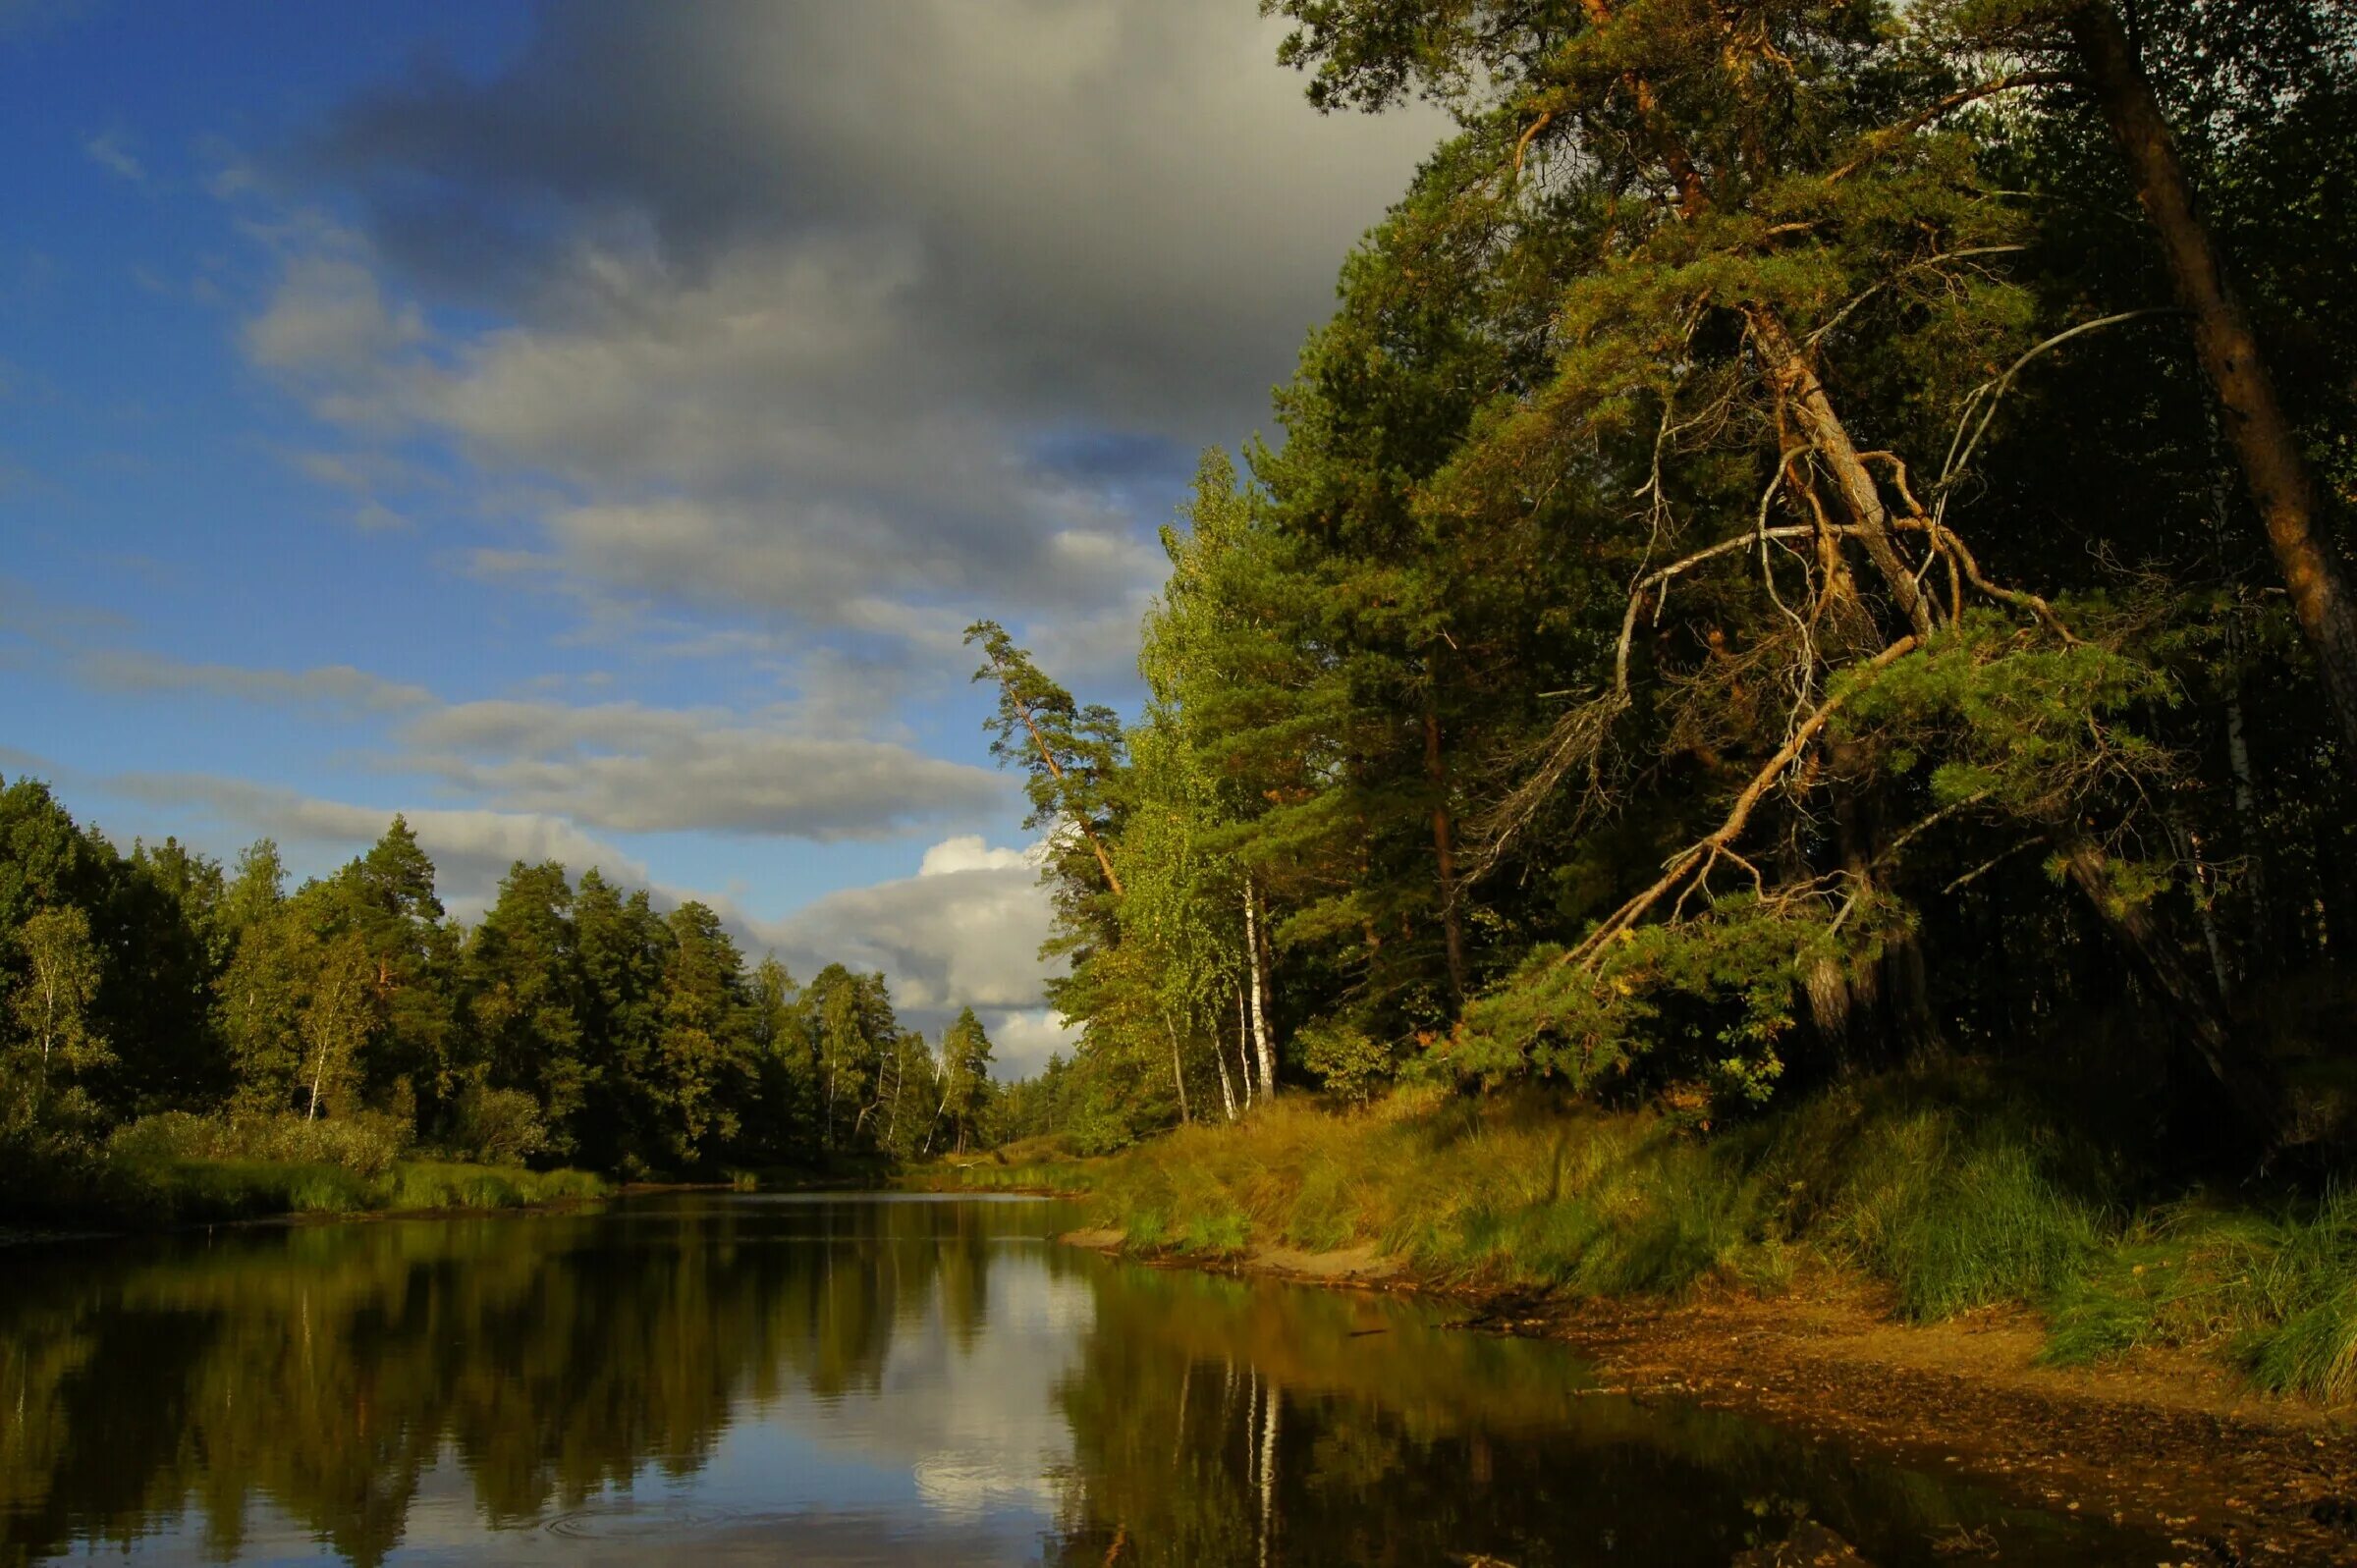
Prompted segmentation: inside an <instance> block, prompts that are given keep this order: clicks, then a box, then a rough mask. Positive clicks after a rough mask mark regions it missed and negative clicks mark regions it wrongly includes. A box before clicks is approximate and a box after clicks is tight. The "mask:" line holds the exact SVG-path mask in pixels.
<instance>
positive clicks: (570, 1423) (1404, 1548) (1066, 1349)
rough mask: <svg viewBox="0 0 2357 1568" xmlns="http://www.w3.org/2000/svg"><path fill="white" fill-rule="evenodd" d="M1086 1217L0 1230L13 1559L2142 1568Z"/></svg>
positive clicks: (760, 1217) (954, 1206) (846, 1214)
mask: <svg viewBox="0 0 2357 1568" xmlns="http://www.w3.org/2000/svg"><path fill="white" fill-rule="evenodd" d="M1067 1218H1068V1217H1067V1216H1065V1215H1064V1214H1062V1213H1061V1212H1060V1211H1059V1209H1058V1207H1057V1206H1056V1205H1053V1204H1049V1203H1045V1202H1038V1201H1029V1200H999V1201H992V1200H985V1199H950V1200H938V1199H926V1198H898V1197H880V1198H837V1197H828V1198H823V1199H819V1198H772V1197H722V1196H717V1195H710V1196H707V1195H700V1194H699V1195H688V1196H676V1197H664V1198H650V1199H639V1200H631V1201H628V1202H623V1203H617V1204H614V1205H611V1206H609V1207H607V1208H605V1209H604V1210H602V1211H600V1212H591V1213H577V1214H569V1215H554V1216H510V1217H492V1218H481V1219H455V1220H445V1219H435V1220H404V1221H389V1222H383V1223H353V1224H331V1225H305V1226H297V1227H287V1228H248V1229H237V1230H221V1231H217V1232H214V1233H213V1234H211V1235H210V1236H203V1235H188V1236H174V1237H166V1238H160V1239H154V1240H149V1241H144V1242H137V1243H80V1244H74V1245H52V1246H45V1247H39V1248H19V1249H14V1250H12V1251H9V1252H6V1253H0V1563H19V1562H27V1561H43V1560H47V1559H50V1558H53V1557H68V1556H73V1557H82V1556H85V1555H86V1556H92V1557H108V1558H112V1557H116V1556H119V1555H126V1554H127V1555H129V1556H131V1557H133V1558H137V1559H141V1560H145V1561H156V1562H192V1563H193V1562H207V1563H212V1562H238V1563H312V1562H319V1563H328V1562H352V1563H368V1564H373V1563H419V1564H423V1563H467V1564H474V1563H502V1564H506V1563H539V1562H546V1563H552V1564H553V1563H565V1564H581V1563H612V1564H653V1563H687V1564H692V1565H696V1568H722V1565H727V1564H736V1563H746V1564H751V1563H762V1564H770V1563H794V1564H821V1563H874V1564H904V1563H922V1564H925V1565H927V1568H956V1565H960V1564H969V1563H970V1564H979V1563H1032V1562H1051V1563H1076V1564H1088V1565H1091V1568H1095V1565H1098V1564H1103V1563H1107V1562H1116V1563H1121V1564H1132V1563H1173V1564H1187V1565H1194V1564H1223V1563H1244V1564H1253V1565H1259V1564H1263V1563H1287V1564H1307V1563H1349V1564H1357V1563H1400V1564H1444V1563H1451V1562H1463V1561H1466V1560H1468V1559H1475V1560H1477V1559H1478V1557H1479V1556H1480V1555H1482V1554H1487V1555H1488V1556H1491V1557H1495V1558H1498V1559H1501V1560H1503V1561H1504V1562H1506V1563H1510V1564H1514V1565H1516V1568H1544V1565H1553V1564H1569V1563H1583V1564H1585V1563H1631V1564H1686V1563H1693V1564H1725V1563H1728V1562H1730V1561H1732V1560H1734V1559H1736V1558H1737V1557H1738V1555H1739V1554H1741V1553H1743V1552H1745V1551H1746V1550H1747V1549H1749V1548H1751V1547H1753V1546H1755V1545H1758V1544H1761V1543H1768V1542H1773V1541H1777V1540H1779V1539H1781V1537H1782V1535H1783V1534H1785V1533H1786V1532H1787V1531H1788V1530H1789V1529H1790V1528H1791V1527H1792V1521H1794V1520H1796V1519H1799V1518H1803V1517H1806V1518H1811V1519H1814V1520H1817V1521H1819V1522H1821V1523H1822V1524H1824V1525H1826V1526H1828V1527H1830V1528H1832V1529H1834V1530H1836V1531H1837V1532H1838V1533H1839V1534H1841V1535H1842V1536H1844V1537H1845V1538H1847V1539H1848V1540H1849V1541H1853V1542H1855V1543H1856V1544H1857V1546H1858V1547H1859V1548H1860V1549H1861V1550H1862V1551H1863V1552H1864V1553H1865V1555H1866V1556H1867V1557H1868V1558H1870V1559H1871V1560H1872V1561H1873V1562H1875V1563H1877V1564H1881V1565H1884V1568H1898V1565H1902V1564H1914V1563H1925V1564H1929V1563H1954V1562H1958V1561H1975V1560H1980V1561H1990V1560H1995V1561H2002V1562H2005V1563H2008V1564H2012V1563H2112V1562H2119V1563H2143V1564H2150V1563H2152V1562H2154V1561H2156V1560H2157V1554H2156V1550H2155V1547H2156V1544H2157V1543H2156V1542H2154V1541H2149V1540H2146V1539H2142V1538H2136V1537H2130V1536H2126V1535H2122V1534H2118V1533H2115V1532H2109V1531H2107V1530H2105V1529H2104V1528H2103V1527H2101V1526H2099V1525H2096V1524H2093V1523H2081V1522H2077V1521H2073V1520H2066V1519H2064V1518H2062V1517H2060V1516H2056V1515H2052V1514H2046V1513H2031V1512H2024V1511H2020V1510H2016V1509H2012V1508H2008V1507H2006V1506H2005V1505H2003V1504H2001V1503H2000V1502H1998V1501H1997V1500H1996V1499H1994V1498H1993V1497H1991V1496H1989V1495H1988V1494H1986V1493H1983V1492H1980V1491H1976V1490H1975V1489H1973V1488H1971V1487H1965V1486H1961V1485H1959V1484H1957V1483H1955V1482H1954V1481H1952V1480H1950V1479H1948V1478H1946V1477H1943V1476H1937V1475H1926V1474H1922V1473H1912V1472H1908V1471H1904V1470H1899V1469H1895V1468H1891V1467H1888V1466H1884V1465H1880V1464H1876V1463H1871V1462H1865V1461H1861V1460H1859V1459H1857V1458H1856V1457H1854V1456H1851V1455H1849V1454H1846V1453H1844V1452H1842V1451H1840V1450H1838V1449H1835V1448H1830V1447H1826V1446H1821V1445H1816V1444H1812V1443H1808V1442H1804V1441H1801V1440H1799V1439H1797V1438H1794V1437H1791V1436H1789V1435H1786V1434H1784V1433H1780V1432H1778V1431H1777V1430H1775V1429H1773V1428H1768V1427H1763V1426H1760V1425H1757V1424H1754V1423H1751V1422H1747V1421H1743V1420H1739V1419H1736V1418H1733V1417H1729V1416H1725V1415H1717V1414H1712V1413H1709V1412H1706V1411H1700V1410H1696V1409H1692V1408H1689V1407H1685V1406H1681V1405H1678V1404H1675V1403H1667V1402H1663V1401H1659V1400H1646V1401H1642V1402H1640V1401H1634V1400H1630V1399H1626V1398H1620V1397H1614V1396H1609V1395H1595V1394H1583V1389H1586V1388H1588V1387H1589V1386H1591V1385H1590V1382H1589V1379H1588V1378H1587V1375H1586V1373H1585V1372H1584V1370H1583V1368H1582V1366H1581V1363H1580V1361H1579V1360H1578V1358H1577V1357H1576V1356H1575V1355H1573V1354H1572V1353H1570V1352H1569V1351H1567V1350H1565V1349H1563V1348H1562V1347H1560V1346H1554V1345H1547V1344H1536V1343H1528V1342H1522V1341H1514V1340H1503V1339H1497V1338H1492V1337H1488V1336H1485V1335H1481V1334H1475V1333H1466V1332H1462V1331H1451V1330H1447V1329H1444V1328H1442V1327H1441V1326H1440V1325H1441V1323H1442V1322H1443V1321H1444V1319H1445V1317H1446V1314H1445V1312H1444V1311H1443V1310H1441V1309H1436V1308H1434V1307H1431V1306H1429V1305H1425V1304H1419V1303H1413V1302H1404V1301H1398V1300H1393V1299H1389V1298H1383V1297H1370V1296H1362V1295H1355V1294H1348V1293H1342V1292H1326V1291H1319V1290H1314V1289H1309V1288H1304V1287H1298V1286H1288V1285H1283V1284H1277V1283H1273V1282H1256V1281H1240V1280H1233V1279H1227V1278H1219V1277H1212V1276H1207V1275H1201V1274H1194V1273H1187V1272H1178V1271H1159V1270H1149V1269H1144V1268H1139V1267H1136V1266H1132V1265H1127V1264H1122V1263H1117V1262H1113V1261H1109V1260H1106V1259H1102V1258H1098V1257H1096V1256H1094V1255H1091V1254H1086V1253H1080V1252H1076V1251H1073V1250H1071V1249H1069V1248H1063V1247H1059V1246H1056V1245H1055V1244H1054V1243H1053V1242H1052V1241H1051V1240H1050V1237H1051V1236H1052V1235H1053V1234H1054V1233H1055V1232H1056V1231H1057V1229H1058V1228H1059V1223H1060V1221H1063V1220H1066V1219H1067ZM1967 1544H1969V1545H1971V1546H1973V1547H1976V1548H1978V1549H1976V1550H1974V1551H1971V1552H1960V1551H1959V1548H1960V1547H1962V1546H1965V1545H1967ZM1992 1548H1993V1549H1992ZM2159 1555H2165V1552H2164V1553H2160V1554H2159Z"/></svg>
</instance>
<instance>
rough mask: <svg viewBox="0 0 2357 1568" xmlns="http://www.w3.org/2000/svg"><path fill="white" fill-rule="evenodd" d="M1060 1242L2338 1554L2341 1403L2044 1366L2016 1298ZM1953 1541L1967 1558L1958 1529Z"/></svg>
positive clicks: (2179, 1539) (1951, 1464)
mask: <svg viewBox="0 0 2357 1568" xmlns="http://www.w3.org/2000/svg"><path fill="white" fill-rule="evenodd" d="M1063 1239H1064V1241H1065V1242H1066V1243H1067V1244H1069V1245H1072V1246H1078V1247H1083V1248H1087V1249H1090V1250H1093V1251H1100V1252H1106V1253H1110V1254H1117V1255H1123V1256H1126V1257H1129V1258H1131V1259H1132V1261H1142V1262H1147V1263H1151V1264H1154V1265H1157V1266H1159V1267H1166V1268H1178V1269H1196V1270H1208V1271H1218V1272H1227V1273H1236V1274H1246V1275H1266V1276H1270V1277H1275V1278H1281V1279H1285V1280H1288V1281H1291V1282H1294V1283H1300V1284H1308V1285H1318V1286H1325V1287H1329V1288H1339V1289H1345V1290H1347V1289H1357V1290H1380V1291H1397V1292H1409V1293H1417V1294H1437V1295H1440V1296H1443V1297H1445V1298H1447V1299H1449V1300H1452V1301H1454V1302H1456V1303H1458V1304H1460V1305H1461V1306H1462V1308H1463V1309H1464V1315H1463V1316H1462V1317H1460V1318H1458V1319H1457V1320H1456V1321H1455V1325H1454V1326H1457V1327H1459V1328H1461V1329H1464V1330H1467V1331H1472V1332H1485V1333H1495V1334H1501V1335H1507V1336H1513V1337H1525V1338H1543V1339H1553V1340H1559V1341H1562V1342H1564V1343H1567V1344H1570V1345H1572V1346H1573V1347H1575V1348H1576V1349H1578V1350H1579V1351H1580V1352H1581V1354H1583V1355H1584V1356H1586V1357H1587V1358H1588V1359H1589V1360H1590V1361H1591V1362H1592V1363H1593V1364H1594V1366H1595V1368H1596V1371H1597V1374H1598V1382H1597V1385H1596V1386H1595V1387H1594V1388H1592V1389H1590V1390H1588V1391H1587V1392H1588V1394H1589V1395H1590V1396H1592V1397H1593V1396H1619V1395H1628V1396H1633V1397H1636V1398H1638V1399H1640V1400H1643V1399H1647V1398H1652V1397H1672V1398H1676V1399H1678V1400H1681V1401H1683V1402H1686V1403H1689V1404H1694V1405H1699V1406H1702V1407H1705V1408H1709V1409H1716V1410H1724V1411H1728V1412H1731V1413H1735V1414H1740V1415H1744V1416H1748V1417H1754V1418H1759V1419H1764V1420H1768V1421H1772V1422H1774V1423H1776V1424H1777V1425H1779V1426H1781V1427H1783V1428H1786V1429H1788V1430H1791V1431H1794V1432H1798V1433H1803V1434H1805V1435H1807V1436H1810V1437H1813V1438H1818V1439H1824V1440H1830V1441H1835V1442H1838V1443H1840V1444H1842V1445H1844V1446H1848V1447H1852V1448H1862V1449H1865V1450H1868V1451H1871V1452H1873V1453H1876V1454H1878V1455H1881V1456H1883V1457H1886V1458H1889V1459H1891V1460H1892V1461H1894V1462H1897V1463H1900V1464H1904V1465H1907V1466H1909V1467H1912V1468H1917V1469H1922V1470H1926V1471H1931V1472H1935V1473H1948V1474H1955V1475H1961V1476H1967V1477H1970V1478H1972V1479H1974V1480H1976V1481H1979V1482H1982V1483H1984V1484H1986V1485H1989V1486H1991V1487H1995V1488H1996V1489H1997V1490H1999V1491H2001V1492H2002V1493H2004V1494H2005V1495H2007V1496H2010V1497H2012V1498H2014V1499H2016V1500H2018V1501H2020V1502H2023V1503H2025V1504H2028V1505H2032V1506H2041V1507H2048V1508H2053V1509H2056V1510H2057V1511H2060V1512H2065V1513H2071V1514H2082V1513H2084V1514H2088V1515H2090V1516H2094V1517H2101V1518H2107V1519H2110V1521H2111V1522H2113V1523H2114V1524H2120V1525H2125V1526H2129V1527H2131V1528H2136V1529H2143V1530H2152V1531H2155V1532H2158V1533H2161V1534H2164V1535H2166V1536H2167V1537H2168V1538H2169V1539H2170V1540H2172V1541H2174V1542H2175V1544H2176V1545H2177V1546H2178V1547H2179V1548H2180V1549H2182V1550H2183V1551H2184V1552H2185V1554H2186V1555H2185V1558H2184V1559H2183V1560H2184V1561H2186V1562H2188V1563H2195V1562H2199V1563H2243V1562H2260V1561H2270V1560H2276V1561H2280V1560H2290V1561H2297V1562H2304V1563H2310V1562H2312V1563H2357V1427H2353V1426H2352V1424H2351V1421H2350V1412H2348V1411H2347V1410H2345V1409H2333V1408H2329V1407H2327V1406H2324V1405H2321V1404H2319V1403H2317V1402H2316V1401H2313V1400H2308V1399H2304V1398H2299V1397H2296V1396H2295V1397H2284V1396H2279V1395H2270V1394H2265V1393H2261V1392H2259V1391H2257V1390H2255V1389H2253V1388H2252V1387H2251V1386H2250V1385H2249V1384H2248V1382H2247V1380H2245V1379H2241V1378H2239V1377H2237V1376H2236V1375H2234V1374H2233V1373H2232V1372H2230V1371H2229V1370H2228V1369H2226V1368H2224V1367H2222V1366H2220V1365H2219V1364H2217V1363H2216V1362H2213V1361H2205V1360H2203V1359H2200V1358H2197V1357H2192V1356H2188V1355H2184V1354H2181V1353H2169V1352H2162V1351H2148V1352H2141V1353H2137V1354H2135V1355H2132V1356H2129V1357H2124V1358H2117V1359H2114V1360H2110V1361H2108V1362H2106V1363H2104V1364H2102V1365H2096V1366H2056V1365H2053V1364H2052V1363H2051V1362H2048V1361H2045V1360H2043V1359H2042V1358H2041V1356H2040V1351H2041V1349H2042V1347H2043V1345H2044V1343H2045V1340H2046V1334H2047V1330H2046V1325H2044V1323H2043V1322H2042V1321H2041V1320H2040V1319H2038V1318H2037V1316H2036V1315H2034V1314H2031V1313H2029V1312H2027V1311H2024V1310H2022V1309H2018V1308H1991V1309H1983V1310H1980V1311H1976V1312H1972V1313H1968V1314H1964V1315H1960V1316H1959V1317H1956V1318H1953V1319H1949V1320H1945V1321H1942V1322H1938V1323H1931V1324H1909V1323H1905V1322H1903V1321H1900V1320H1899V1319H1897V1318H1896V1317H1895V1316H1894V1313H1893V1310H1892V1308H1893V1303H1892V1302H1891V1298H1890V1297H1889V1295H1888V1294H1887V1293H1884V1292H1878V1291H1876V1290H1874V1289H1872V1288H1871V1287H1869V1286H1865V1285H1863V1284H1862V1283H1861V1282H1860V1281H1858V1280H1857V1279H1855V1278H1854V1277H1846V1276H1841V1275H1838V1274H1835V1273H1832V1272H1827V1271H1812V1272H1811V1273H1809V1274H1808V1275H1807V1276H1805V1277H1802V1278H1798V1279H1796V1280H1794V1281H1793V1282H1792V1284H1791V1285H1790V1287H1789V1288H1787V1289H1786V1290H1785V1291H1783V1292H1781V1293H1780V1294H1778V1295H1776V1296H1773V1297H1764V1296H1759V1295H1756V1294H1750V1293H1747V1292H1744V1291H1741V1290H1738V1289H1730V1288H1727V1287H1725V1286H1707V1287H1703V1288H1701V1289H1699V1290H1696V1291H1693V1292H1689V1293H1687V1294H1686V1295H1685V1296H1684V1297H1683V1298H1682V1299H1674V1300H1672V1299H1667V1298H1663V1297H1638V1298H1621V1299H1608V1298H1600V1297H1570V1296H1565V1295H1562V1294H1560V1293H1557V1294H1536V1295H1534V1294H1532V1293H1529V1292H1525V1291H1517V1290H1513V1289H1506V1288H1498V1287H1487V1286H1481V1285H1475V1284H1468V1283H1464V1282H1455V1283H1451V1282H1446V1281H1438V1280H1434V1279H1429V1278H1419V1277H1417V1276H1415V1275H1414V1274H1413V1273H1411V1272H1410V1271H1408V1270H1406V1269H1405V1268H1404V1267H1402V1265H1401V1264H1400V1263H1399V1261H1398V1260H1397V1259H1395V1258H1390V1257H1387V1256H1385V1255H1383V1254H1382V1253H1381V1252H1379V1251H1378V1250H1377V1249H1376V1248H1374V1247H1372V1246H1370V1245H1365V1244H1362V1245H1360V1246H1357V1247H1351V1248H1346V1249H1343V1250H1340V1251H1335V1252H1322V1253H1321V1252H1305V1251H1303V1250H1302V1249H1299V1248H1294V1247H1286V1246H1270V1247H1252V1248H1247V1249H1244V1250H1242V1251H1240V1252H1236V1253H1232V1254H1227V1255H1224V1256H1218V1257H1211V1256H1202V1255H1197V1256H1191V1257H1190V1256H1187V1255H1183V1254H1178V1253H1175V1252H1170V1251H1167V1250H1165V1251H1159V1252H1155V1253H1152V1254H1146V1255H1140V1254H1139V1253H1137V1252H1136V1251H1134V1250H1133V1249H1131V1248H1130V1247H1129V1245H1128V1238H1127V1237H1126V1236H1124V1234H1123V1233H1122V1232H1121V1231H1119V1230H1116V1229H1112V1228H1106V1227H1099V1228H1093V1229H1087V1230H1081V1231H1075V1232H1071V1233H1069V1234H1067V1235H1066V1236H1065V1237H1064V1238H1063ZM1955 1550H1956V1552H1957V1553H1958V1554H1959V1560H1967V1561H1969V1560H1974V1552H1975V1547H1974V1542H1973V1541H1970V1540H1968V1539H1967V1540H1959V1541H1957V1542H1956V1544H1955ZM1842 1560H1855V1559H1842Z"/></svg>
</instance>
